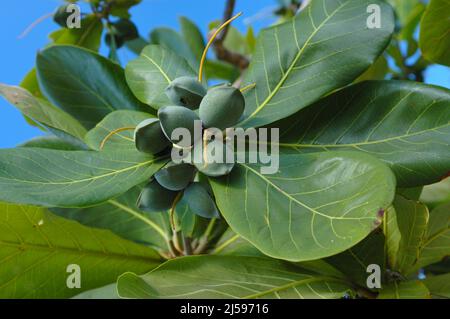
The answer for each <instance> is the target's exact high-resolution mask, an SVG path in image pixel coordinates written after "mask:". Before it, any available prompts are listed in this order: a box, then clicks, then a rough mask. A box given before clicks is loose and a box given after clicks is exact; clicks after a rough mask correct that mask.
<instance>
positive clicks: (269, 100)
mask: <svg viewBox="0 0 450 319" xmlns="http://www.w3.org/2000/svg"><path fill="white" fill-rule="evenodd" d="M373 4H375V5H378V6H380V9H381V12H380V13H381V17H380V19H381V28H379V29H377V28H375V29H369V28H368V26H367V23H368V22H367V20H368V18H369V16H370V15H371V14H370V13H367V11H368V7H369V5H373ZM393 29H394V18H393V12H392V9H391V7H390V6H389V5H387V4H385V3H384V2H382V1H379V0H342V1H336V0H314V1H312V2H311V4H310V5H309V6H308V7H307V8H306V9H305V10H303V11H302V12H300V13H299V14H298V15H297V16H296V17H295V18H294V19H292V20H291V21H289V22H286V23H283V24H281V25H277V26H274V27H272V28H269V29H266V30H263V31H262V32H261V34H260V36H259V39H258V41H257V48H256V51H255V53H254V56H253V58H252V64H251V65H250V68H249V70H248V72H247V76H246V78H245V80H244V83H243V85H249V84H252V83H255V84H256V87H255V88H254V89H252V90H249V91H247V94H246V110H245V117H246V119H244V121H243V122H242V123H241V125H243V126H245V127H252V126H262V125H265V124H268V123H271V122H274V121H276V120H279V119H282V118H284V117H286V116H288V115H291V114H293V113H295V112H296V111H298V110H300V109H302V108H304V107H305V106H308V105H309V104H311V103H312V102H314V101H316V100H317V99H319V98H320V97H321V96H323V95H324V94H326V93H329V92H331V91H333V90H334V89H337V88H340V87H342V86H345V85H347V84H349V83H351V82H352V81H353V80H354V79H356V78H357V77H358V76H359V75H360V74H361V73H363V72H364V70H366V69H367V68H368V67H369V66H370V65H371V64H372V63H373V62H374V61H375V60H376V58H377V57H378V55H379V54H380V53H381V52H382V51H383V50H384V49H385V47H386V46H387V44H388V43H389V40H390V37H391V34H392V31H393Z"/></svg>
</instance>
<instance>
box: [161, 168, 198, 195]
mask: <svg viewBox="0 0 450 319" xmlns="http://www.w3.org/2000/svg"><path fill="white" fill-rule="evenodd" d="M195 172H196V169H195V167H194V166H192V165H190V164H187V163H180V164H175V163H173V162H171V163H169V164H167V165H166V166H165V167H163V168H162V169H160V170H159V171H158V172H157V173H156V174H155V179H156V180H157V181H158V183H159V184H160V185H161V186H163V187H165V188H167V189H169V190H171V191H180V190H182V189H185V188H186V186H188V185H189V183H190V182H192V180H193V179H194V175H195Z"/></svg>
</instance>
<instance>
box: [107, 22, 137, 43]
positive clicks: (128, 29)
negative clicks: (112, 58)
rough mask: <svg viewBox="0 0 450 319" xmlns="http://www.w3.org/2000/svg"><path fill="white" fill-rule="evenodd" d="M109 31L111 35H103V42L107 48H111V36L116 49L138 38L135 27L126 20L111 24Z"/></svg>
mask: <svg viewBox="0 0 450 319" xmlns="http://www.w3.org/2000/svg"><path fill="white" fill-rule="evenodd" d="M111 29H112V33H107V34H106V35H105V42H106V44H107V45H108V46H109V47H110V46H111V43H112V37H113V36H114V41H115V44H116V48H120V47H122V46H123V44H124V43H125V42H126V41H130V40H134V39H136V38H137V37H138V36H139V32H138V30H137V28H136V26H135V25H134V23H133V22H131V21H130V20H128V19H120V20H118V21H116V22H113V23H111Z"/></svg>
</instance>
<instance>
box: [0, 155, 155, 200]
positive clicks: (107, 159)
mask: <svg viewBox="0 0 450 319" xmlns="http://www.w3.org/2000/svg"><path fill="white" fill-rule="evenodd" d="M163 165H164V161H163V160H161V158H153V157H150V156H148V155H145V154H138V153H137V152H124V151H114V152H113V151H109V152H107V151H105V152H91V151H57V150H48V149H37V148H19V149H3V150H0V200H3V201H8V202H13V203H24V204H32V205H42V206H50V207H55V206H56V207H85V206H89V205H94V204H98V203H102V202H104V201H106V200H108V199H110V198H112V197H115V196H118V195H121V194H123V193H125V192H126V191H127V190H129V189H130V188H132V187H133V186H135V185H137V184H140V183H143V182H144V181H147V180H148V179H149V178H150V177H151V176H152V175H153V173H154V172H155V171H157V170H158V169H159V168H160V167H161V166H163Z"/></svg>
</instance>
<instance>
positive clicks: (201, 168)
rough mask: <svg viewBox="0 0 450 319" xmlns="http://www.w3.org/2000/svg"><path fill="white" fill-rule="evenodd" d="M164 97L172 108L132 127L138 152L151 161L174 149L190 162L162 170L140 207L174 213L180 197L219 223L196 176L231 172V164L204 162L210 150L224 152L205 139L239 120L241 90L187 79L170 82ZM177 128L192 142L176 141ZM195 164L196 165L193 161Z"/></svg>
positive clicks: (219, 142) (220, 145)
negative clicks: (183, 154) (198, 130)
mask: <svg viewBox="0 0 450 319" xmlns="http://www.w3.org/2000/svg"><path fill="white" fill-rule="evenodd" d="M166 95H167V96H168V97H169V99H170V100H171V101H172V103H173V104H174V105H172V106H165V107H162V108H160V109H159V110H158V118H150V119H146V120H144V121H142V122H141V123H140V124H139V125H138V126H137V127H136V129H135V131H134V140H135V144H136V148H137V149H138V150H139V151H140V152H144V153H149V154H153V155H156V154H161V153H164V152H171V151H172V148H176V149H180V150H183V153H186V154H189V155H190V160H186V161H180V162H179V163H176V162H174V161H171V162H170V163H168V164H167V165H166V166H165V167H163V168H162V169H160V170H159V171H158V172H157V173H156V174H155V175H154V177H153V178H152V180H151V181H150V182H149V183H148V184H147V185H146V186H145V187H144V189H143V191H142V192H141V195H140V196H139V200H138V206H139V208H140V209H141V210H143V211H148V212H161V211H165V210H168V209H170V208H173V203H176V199H177V198H179V196H181V195H182V196H183V198H182V199H183V200H184V201H185V202H187V204H188V205H189V208H190V209H191V211H192V212H193V213H195V214H197V215H200V216H202V217H205V218H213V217H217V216H218V211H217V208H216V205H215V203H214V200H213V198H212V196H213V195H212V191H211V189H210V188H209V185H208V184H207V183H203V182H199V181H198V179H199V176H198V174H197V173H198V172H201V173H203V174H204V175H207V176H214V177H217V176H223V175H226V174H228V173H230V172H231V170H232V169H233V167H234V163H229V162H226V161H225V160H223V161H220V162H215V161H209V160H208V159H207V158H206V154H209V153H210V151H211V150H212V149H215V150H217V149H221V150H224V152H223V154H225V153H226V151H227V150H226V148H228V146H227V145H226V143H225V142H224V141H223V140H220V139H212V138H211V139H210V138H207V137H206V136H207V132H208V130H211V129H216V130H217V129H218V130H225V129H226V128H229V127H232V126H233V125H235V124H236V123H237V122H238V121H239V120H240V118H241V116H242V114H243V113H244V108H245V100H244V97H243V95H242V93H241V91H240V90H239V89H236V88H234V87H233V86H231V85H228V84H226V85H224V84H222V85H218V86H214V87H211V88H210V89H209V90H206V88H205V87H204V86H203V85H202V84H201V83H200V82H199V81H197V80H196V79H195V78H191V77H180V78H177V79H175V80H174V81H172V83H170V85H169V86H168V87H167V89H166ZM198 123H201V132H202V133H201V134H195V125H196V124H198ZM178 128H183V129H185V130H186V131H188V132H189V133H190V140H188V141H186V140H184V139H183V140H182V141H180V140H179V139H174V138H173V135H174V134H172V133H173V132H174V130H176V129H178ZM196 135H199V136H196ZM181 142H182V143H181ZM181 144H182V145H181ZM228 151H230V150H228ZM188 157H189V156H185V158H186V159H187V158H188ZM193 158H196V159H200V160H194V161H192V159H193Z"/></svg>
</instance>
